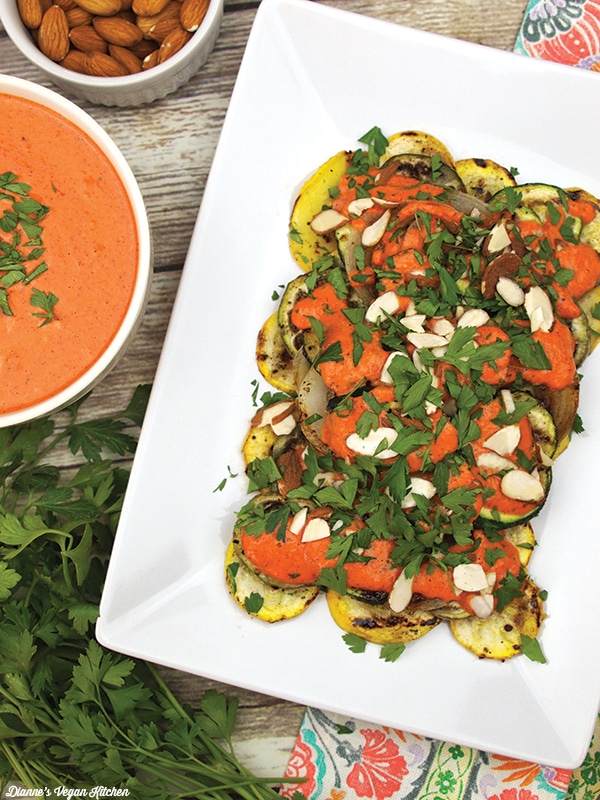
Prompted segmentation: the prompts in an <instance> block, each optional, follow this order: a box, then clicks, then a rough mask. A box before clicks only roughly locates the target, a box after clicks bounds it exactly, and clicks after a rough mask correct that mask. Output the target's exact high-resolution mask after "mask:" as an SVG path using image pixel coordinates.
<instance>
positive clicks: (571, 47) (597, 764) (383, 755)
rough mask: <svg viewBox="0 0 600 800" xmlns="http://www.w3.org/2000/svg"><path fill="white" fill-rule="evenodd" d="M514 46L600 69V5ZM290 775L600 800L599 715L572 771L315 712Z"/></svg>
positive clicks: (589, 2)
mask: <svg viewBox="0 0 600 800" xmlns="http://www.w3.org/2000/svg"><path fill="white" fill-rule="evenodd" d="M514 49H515V52H517V53H521V54H523V55H528V56H531V57H533V58H542V59H545V60H547V61H555V62H559V63H563V64H567V65H569V66H573V67H579V68H582V69H589V70H593V71H597V72H600V0H530V2H529V4H528V6H527V9H526V11H525V16H524V18H523V22H522V25H521V28H520V31H519V35H518V38H517V41H516V43H515V48H514ZM598 80H600V76H599V77H598ZM286 777H287V778H289V779H290V780H292V779H297V778H302V779H304V782H303V783H300V784H298V783H292V782H290V783H288V784H285V785H284V786H283V787H282V788H281V795H282V797H284V798H288V800H290V798H292V797H293V796H294V793H295V792H299V793H300V796H302V797H305V798H307V800H600V717H599V719H598V722H597V724H596V730H595V733H594V737H593V739H592V741H591V744H590V749H589V751H588V754H587V756H586V758H585V761H584V762H583V764H582V765H581V767H580V768H579V769H576V770H574V771H573V772H571V771H569V770H560V769H554V768H552V767H548V766H544V765H541V764H532V763H530V762H527V761H518V760H516V759H511V758H506V757H503V756H499V755H493V754H491V753H484V752H480V751H478V750H472V749H469V748H467V747H459V746H458V745H453V744H446V743H443V742H438V741H435V740H433V739H427V738H424V737H420V736H415V735H413V734H409V733H403V732H402V731H398V730H393V729H391V728H384V727H380V726H378V725H373V724H370V723H366V722H361V721H359V720H354V719H345V718H343V717H340V716H337V715H334V714H326V713H324V712H323V711H318V710H317V709H313V708H309V709H307V710H306V713H305V715H304V719H303V722H302V726H301V728H300V732H299V734H298V738H297V740H296V745H295V748H294V751H293V754H292V757H291V759H290V761H289V764H288V768H287V772H286Z"/></svg>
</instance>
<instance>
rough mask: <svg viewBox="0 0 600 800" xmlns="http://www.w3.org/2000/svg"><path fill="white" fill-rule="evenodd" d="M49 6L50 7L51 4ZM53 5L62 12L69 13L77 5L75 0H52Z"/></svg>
mask: <svg viewBox="0 0 600 800" xmlns="http://www.w3.org/2000/svg"><path fill="white" fill-rule="evenodd" d="M50 5H52V2H51V3H50ZM54 5H57V6H60V7H61V8H62V10H63V11H70V10H71V9H72V8H75V6H76V5H77V3H76V2H75V0H54Z"/></svg>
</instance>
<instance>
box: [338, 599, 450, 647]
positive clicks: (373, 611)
mask: <svg viewBox="0 0 600 800" xmlns="http://www.w3.org/2000/svg"><path fill="white" fill-rule="evenodd" d="M327 605H328V606H329V611H330V613H331V616H332V617H333V619H334V621H335V623H336V624H337V625H339V627H340V628H341V629H342V630H344V631H346V632H347V633H355V634H356V635H357V636H359V637H360V638H361V639H366V640H367V641H368V642H374V643H375V644H390V643H392V642H393V643H400V642H411V641H413V640H414V639H420V638H421V637H422V636H425V634H426V633H429V631H431V630H433V628H435V627H436V626H437V625H439V623H440V620H439V619H437V618H436V617H434V615H433V614H431V613H430V612H428V611H414V612H411V611H410V609H407V610H406V611H402V612H401V613H396V612H395V611H392V609H391V608H390V607H389V606H388V605H381V606H375V605H372V604H370V603H363V602H361V601H360V600H357V599H356V598H355V597H351V596H350V595H340V594H338V593H337V592H334V591H333V590H332V589H329V590H328V592H327Z"/></svg>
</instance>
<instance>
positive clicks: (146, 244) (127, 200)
mask: <svg viewBox="0 0 600 800" xmlns="http://www.w3.org/2000/svg"><path fill="white" fill-rule="evenodd" d="M0 117H1V118H2V155H3V163H2V166H1V168H0V170H1V174H0V427H5V426H7V425H14V424H17V423H23V422H27V421H29V420H31V419H34V418H36V417H40V416H46V415H47V414H50V413H52V412H54V411H56V410H58V409H60V408H62V407H64V406H66V405H68V404H69V403H71V402H73V401H74V400H76V399H77V398H78V397H80V396H81V395H83V394H85V393H86V392H87V391H89V390H90V389H91V388H92V387H93V386H94V385H95V384H96V383H97V382H98V381H99V380H100V379H101V378H102V377H103V376H104V375H105V374H106V373H107V372H108V371H109V370H110V369H111V368H112V367H113V366H114V364H115V363H116V361H117V359H118V358H119V357H120V356H121V355H122V354H123V352H124V350H125V348H126V346H127V344H128V342H129V341H130V339H131V337H132V336H133V334H134V332H135V331H136V329H137V327H138V324H139V322H140V321H141V318H142V316H143V313H144V310H145V307H146V303H147V299H148V293H149V289H150V284H151V276H152V245H151V237H150V229H149V224H148V219H147V215H146V210H145V206H144V201H143V198H142V195H141V192H140V190H139V187H138V185H137V182H136V180H135V177H134V175H133V173H132V171H131V169H130V167H129V166H128V164H127V162H126V160H125V158H124V156H123V155H122V154H121V152H120V150H119V149H118V148H117V146H116V145H115V144H114V142H113V141H112V139H110V137H109V136H108V134H106V132H105V131H104V129H103V128H101V126H100V125H98V123H96V122H95V121H94V120H93V119H92V118H91V117H90V116H89V115H88V114H86V113H85V112H84V111H82V110H81V109H80V108H79V107H78V106H76V105H75V104H74V103H72V102H71V101H69V100H66V99H65V98H63V97H62V96H60V95H58V94H57V93H55V92H53V91H51V90H49V89H46V88H44V87H41V86H38V85H37V84H34V83H30V82H29V81H25V80H21V79H18V78H12V77H9V76H5V75H0Z"/></svg>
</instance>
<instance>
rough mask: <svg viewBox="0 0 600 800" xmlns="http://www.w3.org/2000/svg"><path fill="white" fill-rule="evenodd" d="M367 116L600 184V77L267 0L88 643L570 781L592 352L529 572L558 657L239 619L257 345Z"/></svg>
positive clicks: (590, 630)
mask: <svg viewBox="0 0 600 800" xmlns="http://www.w3.org/2000/svg"><path fill="white" fill-rule="evenodd" d="M566 121H568V123H567V122H566ZM373 125H379V126H380V127H381V128H382V129H383V131H384V132H387V133H392V132H394V131H399V130H406V129H411V128H417V129H420V130H424V131H428V132H430V133H432V134H434V135H436V136H437V137H438V138H440V139H441V140H442V141H443V142H444V143H445V144H446V145H447V146H448V147H449V149H450V151H451V152H452V153H453V154H454V156H455V157H456V158H463V157H468V156H475V157H482V158H492V159H495V160H496V161H498V162H500V163H501V164H504V165H505V166H516V167H518V168H519V170H520V175H519V179H520V180H521V181H523V182H526V181H532V180H533V181H545V182H555V183H557V184H560V185H562V186H564V187H569V186H575V185H580V186H583V187H585V188H586V189H588V190H589V191H591V192H592V193H595V194H599V193H600V167H599V166H598V161H597V159H596V152H597V131H598V129H599V126H600V82H599V81H598V76H596V75H593V74H591V73H589V72H584V71H578V70H575V69H573V68H568V67H562V66H560V65H557V64H551V63H546V62H540V61H537V60H533V59H531V60H530V59H528V58H526V57H523V56H517V55H514V54H510V53H506V52H502V51H497V50H493V49H488V48H484V47H481V46H478V45H475V44H469V43H465V42H461V41H457V40H453V39H449V38H443V37H438V36H436V35H432V34H428V33H423V32H420V31H416V30H410V29H407V28H403V27H400V26H396V25H393V24H390V23H385V22H382V21H378V20H374V19H370V18H367V17H363V16H358V15H355V14H352V13H348V12H344V11H339V10H336V9H334V8H330V7H327V6H322V5H317V4H314V3H310V2H306V1H305V0H263V2H262V4H261V6H260V8H259V11H258V15H257V17H256V21H255V24H254V27H253V29H252V33H251V36H250V39H249V42H248V46H247V50H246V54H245V57H244V60H243V63H242V67H241V70H240V74H239V77H238V80H237V84H236V87H235V90H234V93H233V96H232V100H231V105H230V108H229V111H228V114H227V118H226V120H225V124H224V127H223V132H222V136H221V140H220V143H219V146H218V150H217V153H216V156H215V160H214V164H213V167H212V171H211V175H210V178H209V182H208V185H207V189H206V193H205V196H204V200H203V204H202V208H201V211H200V214H199V217H198V221H197V225H196V228H195V231H194V236H193V239H192V242H191V246H190V251H189V256H188V260H187V263H186V265H185V269H184V274H183V277H182V281H181V287H180V290H179V294H178V298H177V302H176V305H175V309H174V313H173V318H172V322H171V325H170V328H169V331H168V335H167V339H166V343H165V347H164V352H163V355H162V358H161V361H160V366H159V370H158V375H157V378H156V383H155V387H154V391H153V394H152V398H151V402H150V407H149V410H148V415H147V418H146V422H145V424H144V428H143V431H142V436H141V441H140V445H139V449H138V452H137V455H136V459H135V462H134V465H133V473H132V477H131V483H130V486H129V489H128V493H127V496H126V500H125V506H124V509H123V514H122V517H121V524H120V527H119V531H118V534H117V539H116V544H115V548H114V552H113V556H112V559H111V562H110V566H109V571H108V578H107V582H106V588H105V592H104V596H103V598H102V603H101V614H100V620H99V623H98V627H97V635H98V638H99V640H100V641H101V642H102V643H103V644H104V645H106V646H107V647H109V648H113V649H115V650H118V651H120V652H123V653H127V654H130V655H133V656H136V657H140V658H144V659H148V660H150V661H154V662H158V663H161V664H164V665H167V666H169V667H174V668H177V669H180V670H184V671H187V672H190V673H195V674H198V675H203V676H206V677H208V678H213V679H217V680H220V681H223V682H226V683H229V684H233V685H236V686H240V687H245V688H248V689H252V690H256V691H259V692H264V693H267V694H270V695H275V696H278V697H281V698H285V699H288V700H291V701H295V702H297V703H302V704H307V705H311V706H316V707H320V708H323V709H326V710H331V711H334V712H338V713H341V714H345V715H350V716H353V717H356V718H359V719H363V720H369V721H372V722H378V723H381V724H385V725H390V726H393V727H397V728H401V729H405V730H408V731H412V732H414V733H417V734H421V735H424V736H429V737H433V738H437V739H441V740H444V741H450V742H455V743H459V744H462V745H466V746H471V747H475V748H480V749H482V750H485V751H492V752H495V753H500V754H505V755H508V756H513V757H515V758H519V759H525V760H529V761H533V762H538V763H542V764H549V765H553V766H555V767H563V768H573V767H575V766H576V765H578V764H579V763H581V761H582V760H583V758H584V755H585V753H586V751H587V747H588V744H589V741H590V737H591V734H592V730H593V726H594V723H595V720H596V716H597V712H598V703H599V699H600V670H599V669H598V657H599V655H600V652H599V651H600V644H599V641H600V640H599V637H598V635H597V630H596V629H595V626H594V623H593V619H594V614H595V610H596V609H597V608H599V607H600V581H598V579H597V564H598V563H600V537H598V535H597V522H596V521H595V515H596V508H595V500H596V495H597V487H598V483H599V480H600V466H599V461H598V457H597V450H598V442H600V415H599V414H598V413H597V407H596V400H595V397H596V396H597V394H598V392H600V358H598V356H597V354H596V355H595V356H594V357H592V358H590V359H589V362H588V363H586V364H585V366H584V372H585V379H584V381H583V391H582V402H581V415H582V417H583V420H584V422H585V426H586V431H585V433H584V434H582V435H580V436H577V437H576V439H575V441H574V442H573V443H572V445H571V447H570V448H569V450H568V451H567V452H566V453H565V454H564V456H562V457H561V459H560V460H559V462H558V463H557V464H556V466H555V470H554V486H553V489H552V492H551V497H550V500H549V502H548V503H547V506H546V508H545V510H544V512H543V514H542V515H541V516H540V517H539V518H538V519H537V520H536V521H535V530H536V534H537V536H538V539H539V541H540V547H539V550H538V551H536V553H535V554H534V556H533V559H532V562H531V568H530V570H531V573H532V576H533V578H534V580H535V581H536V582H537V583H538V584H539V585H540V586H542V587H544V588H546V589H547V590H548V592H549V596H548V600H547V604H546V608H547V612H548V619H547V620H546V622H545V623H544V626H543V630H542V634H541V641H542V645H543V649H544V652H545V654H546V657H547V659H548V663H547V664H545V665H542V664H539V663H533V662H531V661H529V660H528V659H527V658H525V657H519V658H516V659H513V660H511V661H508V662H505V663H497V662H493V661H489V662H487V661H479V660H477V659H476V658H475V657H474V656H473V655H472V654H470V653H469V652H468V651H466V650H464V649H463V648H462V647H461V646H460V645H459V644H458V643H457V642H456V641H455V640H454V639H453V638H452V637H451V634H450V632H449V630H448V629H447V628H446V627H445V626H440V627H439V628H437V629H436V630H434V631H433V632H432V633H430V634H429V635H428V636H426V637H425V638H424V639H422V640H420V641H418V642H415V643H412V644H411V645H410V646H409V647H408V648H407V651H406V652H405V653H404V654H403V655H402V657H401V658H400V659H399V660H398V661H397V662H395V663H393V664H389V663H385V662H383V661H382V660H380V659H379V657H378V648H376V647H375V646H370V647H368V648H367V651H366V653H364V654H362V655H356V654H353V653H351V652H350V651H349V650H348V648H347V647H346V645H345V644H344V642H343V641H342V633H341V631H340V630H339V628H337V627H336V626H335V624H334V623H333V621H332V620H331V619H330V617H329V613H328V611H327V608H326V604H325V603H324V602H320V601H316V602H315V603H314V604H313V605H312V606H311V607H310V609H309V610H308V611H307V612H306V613H305V614H304V615H303V616H301V617H299V618H297V619H295V620H292V621H289V622H285V623H279V624H276V625H271V626H270V625H268V624H265V623H261V622H260V621H257V620H255V619H253V618H250V617H249V616H247V615H245V614H244V613H243V612H241V611H240V609H239V608H238V607H237V606H236V605H235V604H234V602H233V601H232V600H231V598H230V597H229V596H228V594H227V590H226V588H225V581H224V577H223V557H224V552H225V547H226V545H227V542H228V541H229V538H230V535H231V529H232V526H233V523H234V515H235V512H236V510H237V509H239V507H240V506H241V504H242V503H243V502H244V501H245V481H244V480H243V478H242V477H237V478H236V479H230V480H228V482H227V484H226V486H225V489H224V490H222V491H220V492H219V491H215V489H216V487H217V486H218V485H219V483H220V482H221V480H222V479H223V478H225V477H227V475H228V473H229V472H230V471H231V472H232V473H237V474H238V476H240V475H241V473H242V471H243V465H242V460H241V455H240V446H241V443H242V439H243V437H244V435H245V433H246V430H247V426H248V423H249V419H250V417H251V416H252V413H253V408H252V404H251V393H252V390H253V381H255V380H256V379H257V377H258V372H257V369H256V366H255V362H254V347H255V340H256V334H257V331H258V329H259V327H260V325H261V324H262V322H263V321H264V320H265V319H266V317H267V316H268V315H269V314H270V313H272V311H273V310H274V308H275V305H274V303H273V302H272V301H271V300H270V298H271V295H272V292H273V291H274V290H276V289H277V288H278V287H280V286H281V285H282V284H285V283H286V282H287V281H289V280H290V279H291V278H292V277H294V276H295V275H296V274H297V271H296V268H295V266H294V264H293V262H292V259H291V257H290V255H289V253H288V249H287V230H288V217H289V212H290V209H291V206H292V203H293V200H294V197H295V194H296V192H297V190H298V188H299V186H300V185H301V184H302V183H303V182H304V180H305V179H306V177H307V176H308V175H309V174H310V173H311V171H313V170H314V169H315V168H316V167H317V166H318V165H319V164H321V163H322V162H323V161H325V159H326V158H328V157H329V156H330V155H331V154H333V153H335V152H337V151H338V150H342V149H350V148H354V147H356V146H358V143H357V141H356V140H357V139H358V137H359V136H361V135H362V134H363V133H365V132H366V131H367V130H369V129H370V128H371V127H372V126H373ZM240 143H243V146H241V144H240ZM321 600H322V598H321Z"/></svg>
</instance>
